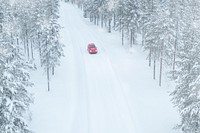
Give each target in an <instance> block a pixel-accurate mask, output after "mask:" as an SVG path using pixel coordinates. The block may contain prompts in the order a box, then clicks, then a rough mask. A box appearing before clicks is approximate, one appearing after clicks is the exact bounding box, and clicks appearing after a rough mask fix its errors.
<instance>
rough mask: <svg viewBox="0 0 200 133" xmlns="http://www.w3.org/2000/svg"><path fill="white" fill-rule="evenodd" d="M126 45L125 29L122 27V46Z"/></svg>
mask: <svg viewBox="0 0 200 133" xmlns="http://www.w3.org/2000/svg"><path fill="white" fill-rule="evenodd" d="M123 45H124V29H122V46H123Z"/></svg>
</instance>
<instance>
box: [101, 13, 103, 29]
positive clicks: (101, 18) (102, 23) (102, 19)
mask: <svg viewBox="0 0 200 133" xmlns="http://www.w3.org/2000/svg"><path fill="white" fill-rule="evenodd" d="M101 28H103V14H102V15H101Z"/></svg>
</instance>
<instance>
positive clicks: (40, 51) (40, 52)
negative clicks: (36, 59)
mask: <svg viewBox="0 0 200 133" xmlns="http://www.w3.org/2000/svg"><path fill="white" fill-rule="evenodd" d="M38 45H39V55H40V66H42V50H41V43H40V33H38Z"/></svg>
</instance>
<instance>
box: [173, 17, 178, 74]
mask: <svg viewBox="0 0 200 133" xmlns="http://www.w3.org/2000/svg"><path fill="white" fill-rule="evenodd" d="M176 21H177V23H176V38H175V44H174V54H173V66H172V70H173V73H172V76H173V77H174V73H175V65H176V50H177V45H178V27H179V26H178V25H179V24H178V19H177V20H176Z"/></svg>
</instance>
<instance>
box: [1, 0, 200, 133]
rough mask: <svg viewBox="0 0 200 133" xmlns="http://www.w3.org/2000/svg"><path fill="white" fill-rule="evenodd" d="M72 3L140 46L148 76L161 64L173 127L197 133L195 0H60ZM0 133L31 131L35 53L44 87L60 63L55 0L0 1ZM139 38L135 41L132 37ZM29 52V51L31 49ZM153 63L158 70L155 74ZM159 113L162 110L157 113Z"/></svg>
mask: <svg viewBox="0 0 200 133" xmlns="http://www.w3.org/2000/svg"><path fill="white" fill-rule="evenodd" d="M65 2H70V3H72V4H77V5H78V7H79V8H80V9H81V10H82V11H83V17H85V18H88V19H89V20H90V21H91V22H92V23H94V24H95V25H97V26H101V27H102V28H105V29H106V30H107V31H108V32H109V33H112V31H113V30H115V31H119V32H120V33H121V43H122V46H123V45H125V44H124V40H125V39H128V40H129V44H128V45H129V46H130V48H131V47H132V46H133V45H141V46H142V47H143V48H144V49H145V50H146V51H148V53H149V54H148V57H147V59H148V65H149V66H150V67H152V68H153V74H152V75H153V79H156V78H157V77H156V73H159V77H158V79H159V86H161V85H162V74H163V66H165V67H166V66H167V67H168V68H169V71H168V76H169V78H170V79H171V80H173V81H174V82H175V84H176V86H175V88H174V91H173V92H171V94H170V96H171V101H172V102H173V104H174V105H175V107H176V108H177V109H178V111H179V114H180V118H181V122H180V123H178V124H177V126H176V127H175V128H177V129H180V130H182V132H184V133H199V132H200V114H199V111H200V97H199V89H200V85H199V83H200V82H199V81H200V59H199V57H200V55H199V54H200V52H199V51H200V39H199V36H200V32H199V31H200V1H199V0H176V1H174V0H65ZM0 3H1V4H0V132H2V133H17V132H20V133H31V132H32V131H30V130H29V128H28V122H27V121H26V120H25V117H26V115H28V114H29V106H30V104H32V103H33V98H32V96H31V94H30V93H28V91H27V89H29V88H30V87H31V86H33V83H31V81H30V75H29V71H30V70H31V71H32V70H36V69H37V68H36V66H35V65H34V63H33V62H34V57H35V55H34V53H38V54H39V57H40V58H39V59H40V63H41V67H43V68H44V72H45V73H46V78H47V81H48V88H47V89H48V91H50V85H49V82H50V81H49V79H50V76H53V75H54V72H55V68H56V67H57V66H59V64H60V58H61V57H62V56H64V54H63V46H64V45H63V44H61V43H60V42H59V37H60V36H59V31H60V29H61V26H60V25H59V24H58V22H57V21H58V19H59V0H34V1H31V0H15V1H14V2H12V1H9V0H8V1H5V0H0ZM138 36H141V38H142V39H141V43H140V44H137V43H136V39H137V38H138ZM34 51H35V52H34ZM157 67H158V68H159V72H156V70H157ZM163 115H164V114H163Z"/></svg>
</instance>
